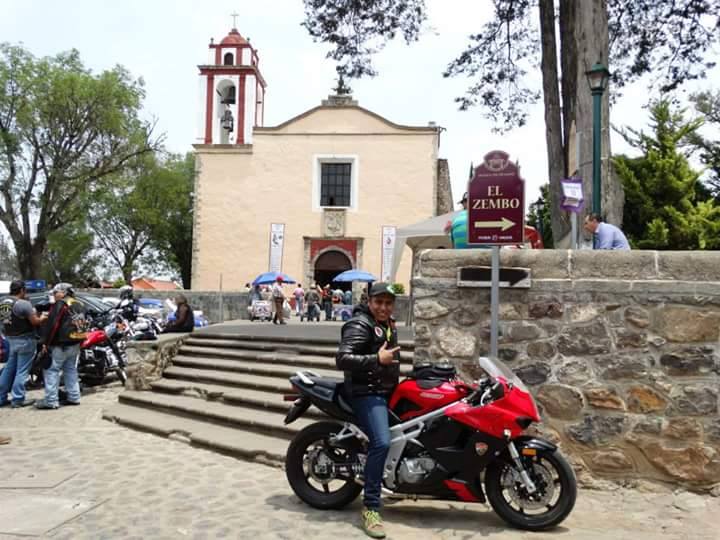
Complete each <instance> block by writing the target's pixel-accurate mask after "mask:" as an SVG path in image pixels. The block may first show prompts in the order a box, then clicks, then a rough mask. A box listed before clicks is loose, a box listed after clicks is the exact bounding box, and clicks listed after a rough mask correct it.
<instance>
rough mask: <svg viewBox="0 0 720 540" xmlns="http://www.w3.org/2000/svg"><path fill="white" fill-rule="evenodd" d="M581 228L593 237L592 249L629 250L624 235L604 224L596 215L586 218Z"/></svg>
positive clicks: (613, 227)
mask: <svg viewBox="0 0 720 540" xmlns="http://www.w3.org/2000/svg"><path fill="white" fill-rule="evenodd" d="M583 226H584V228H585V230H586V231H587V232H589V233H592V235H593V249H630V244H629V243H628V241H627V238H626V237H625V234H624V233H623V232H622V231H621V230H620V229H619V228H618V227H616V226H615V225H611V224H610V223H604V222H603V219H602V217H601V216H599V215H598V214H589V215H588V216H586V217H585V223H584V225H583Z"/></svg>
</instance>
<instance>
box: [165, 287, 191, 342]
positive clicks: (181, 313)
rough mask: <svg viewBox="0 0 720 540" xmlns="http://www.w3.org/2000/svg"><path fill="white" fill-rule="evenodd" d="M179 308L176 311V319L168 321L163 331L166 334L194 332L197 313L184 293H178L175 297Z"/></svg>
mask: <svg viewBox="0 0 720 540" xmlns="http://www.w3.org/2000/svg"><path fill="white" fill-rule="evenodd" d="M175 304H176V305H177V310H176V311H175V320H174V321H171V322H169V323H168V325H167V326H166V327H165V330H164V331H163V333H164V334H175V333H185V332H192V331H193V329H194V328H195V315H194V314H193V309H192V307H190V304H188V301H187V298H186V297H185V295H184V294H178V295H177V296H176V297H175Z"/></svg>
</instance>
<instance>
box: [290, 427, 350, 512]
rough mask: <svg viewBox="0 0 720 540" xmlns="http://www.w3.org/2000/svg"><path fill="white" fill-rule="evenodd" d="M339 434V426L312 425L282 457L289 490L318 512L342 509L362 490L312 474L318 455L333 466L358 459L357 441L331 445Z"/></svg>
mask: <svg viewBox="0 0 720 540" xmlns="http://www.w3.org/2000/svg"><path fill="white" fill-rule="evenodd" d="M341 430H342V425H340V424H336V423H334V422H317V423H315V424H311V425H309V426H308V427H306V428H305V429H303V430H302V431H300V432H299V433H298V434H297V435H296V436H295V438H294V439H293V440H292V442H291V443H290V446H289V447H288V451H287V455H286V457H285V474H286V476H287V479H288V482H289V483H290V487H291V488H292V490H293V491H294V492H295V494H296V495H297V496H298V497H300V499H302V500H303V501H304V502H305V503H307V504H309V505H310V506H312V507H314V508H319V509H320V510H337V509H340V508H343V507H345V506H347V505H348V504H350V503H351V502H353V501H354V500H355V499H356V498H357V496H358V495H359V494H360V492H361V491H362V486H361V485H360V484H358V483H357V482H355V480H354V478H350V477H337V476H335V475H334V474H332V475H328V478H325V479H319V478H318V476H317V473H316V472H315V470H314V467H315V465H316V464H317V461H318V459H319V457H320V455H323V454H324V455H325V456H327V457H328V458H330V460H332V461H336V462H348V461H354V460H357V459H358V458H357V454H358V453H359V452H360V451H362V448H361V445H360V443H359V442H358V441H357V440H355V439H346V440H344V441H341V442H340V443H338V444H336V445H330V443H329V439H330V437H331V436H333V435H336V434H338V433H339V432H340V431H341ZM311 468H312V469H313V470H311ZM323 480H327V481H326V482H323ZM331 484H333V485H334V486H337V489H334V490H332V491H331V489H330V487H331ZM338 484H341V485H338Z"/></svg>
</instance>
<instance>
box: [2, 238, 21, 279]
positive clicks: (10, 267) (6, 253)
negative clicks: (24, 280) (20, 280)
mask: <svg viewBox="0 0 720 540" xmlns="http://www.w3.org/2000/svg"><path fill="white" fill-rule="evenodd" d="M16 277H17V259H16V258H15V254H14V253H13V252H12V249H10V246H9V245H8V243H7V242H6V240H5V238H4V237H3V236H2V235H0V279H5V280H10V279H15V278H16Z"/></svg>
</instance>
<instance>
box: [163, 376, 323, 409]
mask: <svg viewBox="0 0 720 540" xmlns="http://www.w3.org/2000/svg"><path fill="white" fill-rule="evenodd" d="M150 386H151V387H152V389H153V391H157V392H165V393H168V394H180V395H185V396H189V397H199V398H201V399H205V400H208V401H220V402H222V403H227V404H228V405H247V406H248V407H252V408H254V409H269V410H271V411H273V412H279V413H282V414H287V412H288V410H290V407H292V402H291V401H285V400H283V395H282V394H278V393H274V392H263V391H262V390H250V389H248V388H237V387H232V386H226V385H222V384H208V383H200V382H196V381H185V380H181V379H160V380H159V381H155V382H153V383H150ZM285 393H286V394H288V393H290V392H289V391H288V392H285ZM304 416H309V417H315V418H318V419H321V418H325V419H327V415H325V414H324V413H323V412H322V411H320V410H318V409H316V408H315V407H314V406H312V407H310V409H309V410H308V411H307V412H306V413H305V415H304Z"/></svg>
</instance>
